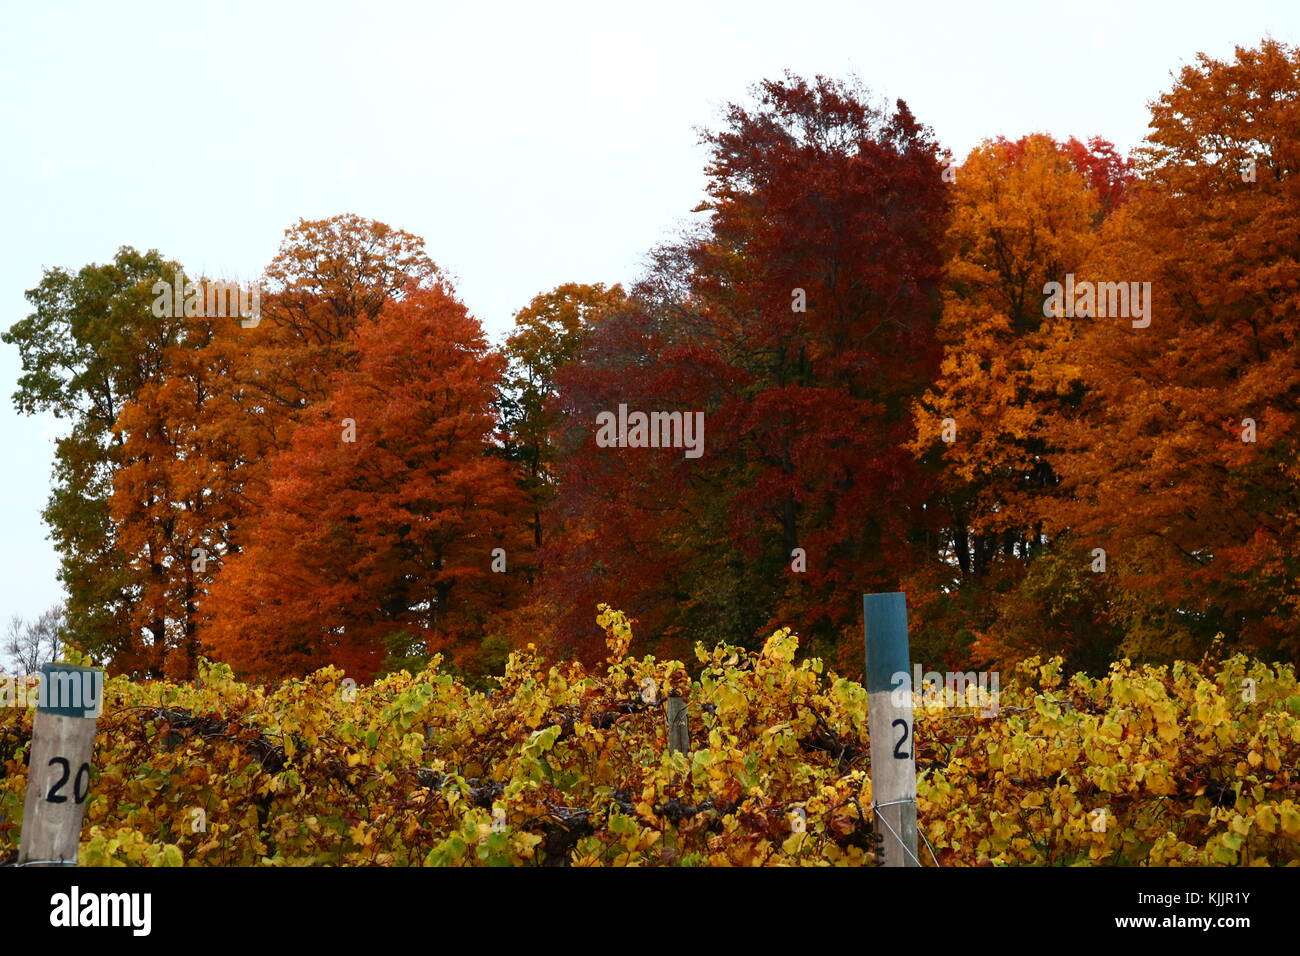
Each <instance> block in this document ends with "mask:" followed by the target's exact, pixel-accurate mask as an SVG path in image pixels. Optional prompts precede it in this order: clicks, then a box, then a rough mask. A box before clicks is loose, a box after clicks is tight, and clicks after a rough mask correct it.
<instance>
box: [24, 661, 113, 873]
mask: <svg viewBox="0 0 1300 956" xmlns="http://www.w3.org/2000/svg"><path fill="white" fill-rule="evenodd" d="M103 703H104V672H103V671H102V670H99V669H98V668H93V667H79V666H77V665H75V664H46V665H45V666H44V667H42V668H41V686H40V690H39V696H38V697H37V704H36V714H35V716H34V717H33V719H32V742H31V751H30V753H29V754H28V758H27V800H26V803H24V805H23V832H22V840H21V842H20V843H19V847H18V864H19V865H20V866H22V865H27V866H76V863H77V844H78V843H79V842H80V841H81V819H82V816H83V815H84V813H85V810H86V797H87V796H89V794H90V758H91V752H92V750H93V749H94V746H95V723H96V720H97V719H98V717H99V715H100V712H101V711H102V709H103Z"/></svg>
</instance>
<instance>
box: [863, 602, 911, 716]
mask: <svg viewBox="0 0 1300 956" xmlns="http://www.w3.org/2000/svg"><path fill="white" fill-rule="evenodd" d="M862 627H863V630H864V631H865V634H866V644H867V648H866V649H867V693H868V694H874V693H877V692H878V691H888V690H893V689H894V688H895V687H896V686H897V684H896V683H895V682H894V680H893V677H894V675H895V674H900V673H901V674H908V675H910V674H911V672H912V663H911V661H910V660H909V659H908V657H909V655H908V649H907V595H905V594H904V593H903V592H902V591H889V592H887V593H884V594H864V595H862Z"/></svg>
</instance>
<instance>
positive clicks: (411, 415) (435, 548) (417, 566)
mask: <svg viewBox="0 0 1300 956" xmlns="http://www.w3.org/2000/svg"><path fill="white" fill-rule="evenodd" d="M356 352H357V362H356V367H355V368H349V369H342V370H339V371H337V372H336V373H335V375H334V376H333V380H332V381H331V382H330V383H329V384H328V392H329V397H328V398H327V399H325V400H324V401H323V402H322V403H321V404H320V405H319V406H317V407H316V408H315V409H313V411H312V413H311V414H310V415H309V416H308V417H307V418H306V419H305V420H304V421H303V423H302V424H301V425H300V426H299V427H298V429H297V430H296V431H295V432H294V436H293V438H292V440H291V442H290V443H289V445H288V447H287V448H286V449H284V450H283V451H282V452H281V453H279V454H278V455H277V456H276V457H275V459H274V461H273V462H272V464H271V468H270V486H269V491H268V494H267V495H266V498H265V500H264V501H263V502H261V503H260V505H259V507H258V510H257V512H256V516H255V519H254V521H253V524H252V529H251V531H250V534H249V537H248V542H249V543H248V545H247V547H246V548H245V550H244V551H243V552H241V553H240V554H238V555H236V556H234V557H232V558H230V559H229V560H228V562H227V565H226V567H225V568H224V570H223V572H222V574H221V575H220V576H219V577H218V579H217V581H216V582H215V584H214V585H213V589H212V592H211V594H210V596H209V598H208V600H207V602H205V605H204V610H205V613H206V614H207V615H208V616H209V617H210V625H209V628H208V630H207V631H206V636H205V639H206V643H207V644H208V646H209V647H210V648H211V651H212V653H213V654H215V655H216V656H217V657H219V658H221V659H224V660H227V661H229V662H230V663H231V664H232V665H234V666H235V667H236V668H237V669H238V670H240V671H242V672H245V673H248V674H253V675H258V676H266V677H272V676H283V675H287V674H301V673H304V672H307V671H310V670H312V669H314V668H317V667H320V666H323V665H325V664H329V663H333V664H338V665H340V666H342V667H344V668H346V669H347V670H348V672H349V673H350V674H352V675H353V676H356V677H358V678H365V677H369V676H371V675H373V674H374V673H376V671H377V670H378V669H379V668H380V666H381V664H382V662H383V660H384V659H385V655H386V652H387V649H388V646H389V645H390V644H391V642H392V640H393V639H394V638H398V637H400V638H401V639H402V640H403V641H405V642H406V643H408V644H409V643H410V642H417V643H419V644H421V645H423V646H424V647H425V648H426V649H427V651H429V652H436V651H446V652H449V653H450V654H451V655H452V657H453V660H454V661H456V662H457V663H460V664H462V665H463V664H466V663H467V662H470V661H471V660H472V658H473V655H474V653H475V651H476V649H477V642H478V641H479V640H480V639H481V637H482V621H483V618H484V616H485V615H486V613H487V612H488V611H489V610H490V609H491V608H493V607H496V606H500V605H501V604H502V603H504V602H505V601H506V600H508V599H509V597H510V594H511V593H512V589H514V588H516V587H517V586H518V585H517V584H516V583H515V582H517V581H518V576H517V575H516V576H515V577H514V578H511V576H510V574H509V562H510V561H512V560H518V559H519V558H520V557H522V556H524V555H525V554H526V551H527V547H528V544H529V542H528V539H527V536H526V525H525V523H524V520H523V512H524V506H525V505H524V498H523V496H522V493H521V491H520V489H519V486H518V483H517V480H516V475H515V474H514V473H513V469H512V466H511V465H510V464H509V463H507V462H506V461H505V460H504V459H503V458H502V457H501V456H500V455H499V454H495V453H494V452H495V451H496V450H497V448H496V441H495V439H494V421H493V417H492V403H493V400H494V398H495V395H496V388H497V387H498V385H499V382H500V378H501V376H502V374H503V371H504V365H505V362H504V359H503V358H502V357H501V356H500V355H499V354H497V353H494V352H491V351H490V350H489V349H488V346H487V343H486V340H485V338H484V336H483V333H482V329H481V327H480V326H479V323H478V321H477V320H476V319H474V318H473V317H471V316H470V315H469V314H468V313H467V312H466V311H465V308H464V306H462V305H461V304H460V303H459V302H458V301H457V300H456V299H455V298H454V296H453V295H452V293H451V291H450V289H449V287H447V286H446V285H445V283H442V282H438V283H435V284H433V285H432V286H430V287H428V288H424V289H419V288H415V287H411V288H409V289H408V290H407V291H406V293H405V294H404V295H403V297H402V298H401V300H400V301H393V302H390V303H389V304H388V305H387V306H385V307H384V308H382V309H381V310H380V311H379V313H378V314H377V315H376V316H375V317H374V318H366V317H359V318H358V329H357V337H356ZM498 548H499V549H502V551H503V552H504V560H505V561H506V564H505V565H504V566H502V565H498V569H500V568H501V567H504V573H496V572H495V571H494V570H493V563H494V558H499V557H501V556H502V555H501V552H496V554H495V555H494V552H495V551H496V549H498Z"/></svg>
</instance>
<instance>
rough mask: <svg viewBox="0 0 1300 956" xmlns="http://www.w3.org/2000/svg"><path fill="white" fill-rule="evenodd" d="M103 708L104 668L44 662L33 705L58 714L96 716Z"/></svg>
mask: <svg viewBox="0 0 1300 956" xmlns="http://www.w3.org/2000/svg"><path fill="white" fill-rule="evenodd" d="M103 708H104V672H103V671H102V670H101V669H99V668H98V667H82V666H80V665H78V664H61V663H54V664H45V665H43V666H42V667H41V686H40V689H39V690H38V691H37V698H36V709H37V710H38V711H41V712H43V713H46V714H56V715H57V716H59V717H90V718H94V717H98V716H99V715H100V714H101V713H102V712H103Z"/></svg>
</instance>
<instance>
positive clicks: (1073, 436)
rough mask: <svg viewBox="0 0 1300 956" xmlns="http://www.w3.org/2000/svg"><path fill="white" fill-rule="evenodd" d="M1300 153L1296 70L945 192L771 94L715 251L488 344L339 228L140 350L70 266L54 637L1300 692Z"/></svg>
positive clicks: (844, 118) (759, 101)
mask: <svg viewBox="0 0 1300 956" xmlns="http://www.w3.org/2000/svg"><path fill="white" fill-rule="evenodd" d="M1297 133H1300V51H1297V49H1295V48H1292V47H1288V46H1286V45H1283V44H1279V43H1276V42H1274V41H1271V40H1268V41H1264V42H1262V43H1261V44H1260V45H1259V46H1258V47H1256V48H1253V49H1238V50H1237V51H1236V55H1235V57H1234V58H1233V59H1231V60H1228V61H1217V60H1214V59H1211V58H1209V57H1206V56H1200V57H1198V58H1197V60H1196V61H1195V62H1194V63H1193V64H1191V65H1188V66H1186V67H1184V68H1183V69H1182V70H1181V71H1180V73H1179V74H1178V75H1177V76H1176V77H1175V79H1174V82H1173V84H1172V86H1171V88H1170V89H1169V90H1168V91H1167V92H1165V93H1164V94H1162V95H1161V96H1160V97H1159V98H1158V99H1157V100H1156V101H1155V102H1154V103H1153V104H1151V122H1150V133H1149V136H1148V139H1147V141H1146V142H1145V143H1144V144H1143V145H1142V146H1141V147H1140V148H1139V149H1138V150H1136V151H1135V153H1134V155H1133V156H1131V157H1125V156H1122V155H1120V153H1119V151H1118V150H1116V148H1115V147H1114V146H1113V145H1112V144H1111V143H1109V142H1107V141H1106V140H1104V139H1101V138H1099V137H1093V138H1090V139H1088V140H1086V141H1080V140H1078V139H1074V138H1071V139H1069V140H1067V141H1064V142H1061V141H1058V140H1056V139H1054V138H1052V137H1051V136H1048V135H1045V134H1039V133H1035V134H1029V135H1025V136H1022V137H1020V138H1018V139H1014V140H1012V139H1007V138H1003V137H996V138H990V139H988V140H986V141H984V142H983V143H981V144H980V145H978V146H977V147H976V148H975V149H973V150H972V151H971V152H970V153H969V155H967V156H966V157H965V158H964V160H963V161H961V162H960V163H958V162H956V161H955V160H954V159H953V158H952V157H950V156H947V155H946V154H945V153H944V152H943V151H942V150H941V147H940V145H939V143H938V142H937V140H936V139H935V137H934V135H933V134H932V133H931V131H930V130H929V129H928V128H927V127H926V126H924V125H923V124H922V123H921V122H920V121H919V120H918V119H917V118H916V117H915V116H914V115H913V114H912V112H911V111H910V110H909V109H908V107H907V105H906V104H905V103H904V102H903V101H901V100H900V101H897V102H896V103H894V104H892V105H889V104H883V103H879V102H877V101H875V100H874V99H873V98H872V97H871V95H870V94H869V92H868V91H866V90H864V89H862V88H861V87H860V86H858V85H857V84H855V83H849V82H843V81H839V80H835V79H830V78H826V77H815V78H812V79H806V78H801V77H798V76H794V75H790V74H787V75H786V76H784V77H782V78H780V79H776V80H769V81H766V82H763V83H761V84H760V85H758V86H757V87H755V88H754V90H753V95H752V97H751V98H750V100H749V101H747V102H746V103H744V104H736V105H732V106H731V107H730V108H729V109H728V110H727V111H726V113H725V114H724V116H723V119H722V122H721V123H720V125H719V127H718V128H717V129H716V130H714V131H712V132H709V133H706V134H704V135H705V140H706V145H707V147H708V154H709V161H708V165H707V167H706V170H705V172H706V177H707V187H706V193H705V199H704V201H703V203H702V204H701V205H700V206H699V207H698V208H697V210H696V212H697V213H699V217H698V222H697V225H696V226H694V227H693V228H691V229H688V230H687V231H686V232H684V233H683V234H682V235H681V236H680V237H678V238H677V239H676V240H674V241H672V242H669V243H666V244H664V245H662V246H659V247H657V248H655V249H653V250H652V251H651V252H650V254H649V256H648V260H647V266H646V268H645V270H644V273H643V274H642V276H641V277H640V278H639V279H638V280H637V281H636V282H634V283H632V284H631V285H630V286H629V287H628V288H626V289H625V288H624V287H623V286H622V285H614V286H606V285H601V284H590V285H584V284H576V283H566V284H562V285H559V286H557V287H556V288H555V289H553V290H551V291H549V292H545V293H542V294H540V295H538V296H537V297H536V298H534V299H533V300H532V301H531V302H530V303H528V304H527V305H526V306H525V307H524V308H522V309H521V310H520V311H519V313H518V314H517V315H516V316H515V321H514V327H513V329H512V331H511V333H510V334H509V336H508V337H507V338H506V339H505V341H504V342H503V343H501V344H500V346H499V347H498V346H494V345H493V344H492V343H491V342H489V340H488V338H487V336H486V335H485V333H484V331H483V328H482V326H481V325H480V323H479V321H478V319H476V318H475V317H474V316H472V315H471V314H470V313H469V312H468V311H467V309H466V308H465V306H464V304H463V303H462V302H461V301H460V300H459V299H458V298H457V295H456V292H455V289H454V288H453V285H452V283H451V282H450V280H449V279H448V278H447V277H446V276H445V275H444V274H443V272H442V271H441V270H440V269H439V268H438V266H437V265H436V264H435V263H434V262H433V260H432V259H431V258H430V257H429V255H428V254H427V252H426V251H425V248H424V243H423V241H422V240H421V239H420V238H419V237H417V236H414V235H412V234H410V233H407V232H404V231H402V230H400V229H395V228H392V227H390V226H388V225H385V224H383V223H379V222H375V221H372V220H368V219H365V218H362V217H360V216H356V215H341V216H336V217H334V218H331V219H326V220H319V221H306V220H303V221H300V222H298V223H297V224H296V225H294V226H293V227H292V228H290V229H289V230H288V231H287V232H286V233H285V237H284V240H283V243H282V245H281V247H280V250H279V252H278V254H277V255H276V257H275V258H274V259H273V261H272V262H271V263H270V264H269V265H268V266H267V268H266V270H265V272H264V274H263V276H262V278H261V281H260V288H261V298H260V315H259V318H258V321H256V322H249V321H240V320H239V317H237V316H236V317H231V316H228V315H203V314H190V315H186V314H184V311H185V310H176V309H162V310H160V309H157V308H155V307H154V306H155V301H156V299H157V293H156V291H155V288H156V287H157V284H158V283H160V282H162V283H164V284H171V283H173V282H174V281H175V277H176V275H177V274H178V273H182V272H183V267H182V265H181V264H180V263H178V262H175V261H173V260H170V259H168V258H166V257H165V256H164V255H162V254H161V253H160V252H158V251H156V250H150V251H148V252H139V251H137V250H135V249H132V248H129V247H124V248H122V249H120V250H119V251H118V253H117V255H116V256H115V257H114V259H113V260H112V261H111V262H108V263H104V264H91V265H87V266H85V267H84V268H81V269H80V270H77V271H71V270H67V269H62V268H53V269H47V270H45V273H44V275H43V276H42V278H41V281H40V283H39V285H37V286H36V288H34V289H32V290H31V291H29V292H28V293H27V298H28V300H29V302H30V303H31V307H32V310H33V311H32V312H31V314H30V315H29V316H28V317H27V318H25V319H22V320H21V321H18V322H16V323H15V324H14V325H13V326H12V327H11V328H10V329H9V330H8V331H7V332H6V333H5V334H4V336H3V339H4V341H6V342H8V343H10V344H13V345H16V346H17V347H18V349H19V351H20V355H21V358H22V363H23V375H22V377H21V379H20V381H19V383H18V390H17V391H16V392H15V394H14V401H15V404H16V406H17V407H18V408H19V409H20V410H21V411H23V412H27V413H31V412H35V411H38V410H44V411H52V412H54V413H55V414H56V415H59V416H62V417H66V418H68V419H69V420H70V428H69V431H68V433H67V435H66V436H65V437H64V438H62V439H60V440H59V442H58V445H57V449H56V456H55V464H54V475H53V488H52V492H51V495H50V499H49V502H48V505H47V507H46V509H45V512H44V517H45V520H46V522H47V524H48V525H49V527H50V529H51V535H52V538H53V540H54V543H55V545H56V547H57V549H58V551H59V553H60V555H61V561H62V563H61V572H60V576H61V579H62V582H63V585H64V588H65V590H66V593H67V602H66V609H65V614H66V618H65V621H64V623H63V625H62V628H61V630H60V634H61V636H62V638H63V640H65V641H66V642H67V643H69V644H71V645H74V646H77V647H81V648H83V649H85V650H87V651H89V652H91V653H92V654H95V655H97V656H98V657H100V658H101V659H104V660H107V661H108V662H109V663H110V666H111V667H112V668H113V669H114V670H116V671H119V672H124V673H132V674H137V675H141V676H159V675H163V674H166V675H168V676H171V677H180V678H183V677H188V676H191V675H192V674H193V672H194V668H195V665H196V661H197V658H198V657H199V656H200V655H205V656H209V657H214V658H219V659H222V660H225V661H227V662H228V663H230V664H232V666H234V667H235V668H236V670H237V671H239V672H240V673H242V674H244V675H247V676H250V677H256V678H276V677H282V676H286V675H292V674H301V673H304V672H307V671H309V670H312V669H315V668H317V667H320V666H323V665H324V664H327V663H335V664H339V665H341V666H343V667H345V668H346V669H347V670H348V671H349V673H353V674H356V675H358V676H371V675H374V674H376V673H379V672H381V671H384V670H387V669H392V668H394V667H399V666H403V665H404V664H409V663H413V662H418V661H421V660H424V659H427V658H428V657H429V656H430V655H432V654H441V655H443V657H444V658H445V659H446V660H447V661H448V663H449V664H450V665H451V666H453V667H455V668H457V669H459V670H460V671H462V672H463V673H465V674H467V675H470V676H474V675H479V674H482V673H485V672H486V671H488V670H490V669H493V668H495V667H496V666H497V664H499V662H500V660H501V658H502V657H504V655H505V654H506V653H507V652H508V651H509V650H510V649H511V648H513V647H517V646H523V645H525V644H528V643H533V644H536V645H538V646H539V647H540V648H542V649H544V650H546V651H547V652H548V653H551V654H553V655H556V656H568V657H577V658H582V659H586V660H594V659H596V658H599V657H600V656H601V655H602V653H603V643H602V637H601V633H600V630H599V628H597V627H596V625H595V622H594V617H595V608H596V606H597V604H599V603H607V604H610V605H612V606H614V607H619V608H622V609H624V610H626V611H628V612H629V613H632V614H634V615H635V616H636V617H637V618H638V619H639V620H640V622H641V625H640V627H639V630H638V633H639V635H644V636H643V637H639V640H644V641H645V642H646V643H647V645H648V646H649V647H650V648H652V649H653V650H654V652H655V653H658V654H662V655H664V656H677V657H683V658H689V657H690V655H691V654H692V648H693V645H694V643H695V642H696V641H704V642H706V644H712V643H715V642H719V641H725V642H728V643H732V644H742V645H747V646H754V644H755V643H756V642H757V641H758V640H759V639H760V637H761V636H762V635H764V634H765V633H770V632H771V631H772V630H774V629H776V628H777V627H780V626H786V625H790V626H793V627H794V628H795V629H796V630H797V631H798V632H799V633H800V634H801V636H802V638H803V641H804V644H805V646H808V647H810V648H811V649H812V650H813V651H814V652H816V653H819V654H821V655H823V656H827V657H829V658H830V659H831V660H832V661H834V662H835V664H836V666H837V667H839V668H841V669H843V670H844V671H847V672H849V673H853V672H855V671H857V670H860V666H861V665H860V656H861V636H860V618H859V614H860V611H859V609H858V607H859V602H860V600H861V599H860V595H861V594H862V593H863V592H868V591H882V590H899V589H901V590H904V591H906V592H907V594H908V600H909V613H910V615H911V628H912V633H913V643H914V647H915V656H917V657H918V659H923V660H926V661H927V662H933V663H934V664H935V665H941V664H945V663H948V662H951V663H962V664H968V663H972V662H978V663H983V662H1003V663H1006V662H1009V661H1010V660H1014V659H1019V658H1023V657H1026V656H1029V655H1033V654H1039V653H1053V654H1062V655H1064V656H1065V657H1066V658H1067V661H1068V662H1069V664H1070V666H1076V667H1082V668H1088V669H1094V670H1095V669H1101V668H1104V667H1105V666H1106V664H1107V663H1108V662H1109V661H1111V660H1114V659H1116V658H1118V657H1122V656H1128V657H1133V658H1143V659H1150V660H1168V659H1174V658H1198V657H1200V656H1201V655H1203V654H1204V653H1206V651H1207V650H1209V649H1210V648H1211V647H1212V646H1213V645H1214V644H1215V642H1216V641H1221V642H1223V643H1227V644H1231V645H1239V646H1241V647H1243V648H1248V649H1250V650H1252V651H1253V652H1255V653H1261V654H1282V655H1292V656H1294V655H1295V654H1296V652H1297V650H1300V638H1298V637H1297V634H1296V631H1295V628H1294V626H1293V625H1292V624H1291V620H1292V618H1293V615H1294V613H1295V612H1296V611H1297V609H1300V608H1298V606H1300V548H1298V547H1297V530H1298V529H1300V497H1298V495H1297V482H1296V479H1297V471H1298V464H1297V462H1298V459H1297V448H1296V440H1295V437H1294V426H1295V421H1294V419H1295V416H1296V409H1297V408H1298V407H1300V403H1298V402H1297V398H1298V393H1300V351H1298V350H1297V345H1296V334H1297V330H1298V329H1300V318H1298V317H1297V304H1298V303H1300V284H1298V282H1300V246H1298V242H1300V239H1298V238H1297V237H1300V186H1298V185H1297V179H1296V177H1295V175H1294V174H1295V172H1296V170H1297V150H1298V149H1300V147H1298V146H1297V143H1300V136H1297ZM1052 283H1056V284H1057V286H1056V288H1057V290H1058V291H1057V292H1056V293H1055V294H1049V293H1048V290H1049V289H1050V288H1052V285H1051V284H1052ZM1061 289H1066V290H1068V293H1067V295H1066V296H1065V297H1063V296H1062V294H1061V293H1060V291H1059V290H1061ZM1121 292H1123V295H1122V296H1121V295H1120V294H1119V293H1121ZM1130 292H1131V293H1132V294H1131V295H1130ZM1076 293H1077V297H1076V295H1075V294H1076ZM1139 295H1141V297H1142V298H1141V300H1139V298H1138V297H1139ZM1064 298H1068V299H1069V301H1064ZM1139 302H1140V305H1139ZM1106 303H1109V307H1107V305H1106ZM1139 309H1140V310H1144V311H1145V315H1144V316H1143V317H1142V318H1137V317H1135V315H1134V314H1133V313H1134V312H1135V310H1139ZM178 311H179V314H175V313H177V312H178ZM191 311H192V312H195V311H197V312H199V313H201V311H202V310H191ZM159 312H162V314H161V315H160V314H158V313H159ZM620 406H625V407H626V409H638V410H644V411H646V412H660V413H664V414H665V415H668V414H671V413H680V414H681V415H682V416H686V415H694V414H696V413H699V414H701V415H702V418H700V419H699V421H700V422H701V427H702V428H703V429H704V430H703V435H704V436H705V438H704V440H703V444H702V448H701V450H700V454H698V455H686V454H683V453H682V450H681V449H680V448H676V449H674V448H668V447H635V443H631V442H622V443H617V442H616V443H614V445H613V446H612V447H611V443H610V442H609V441H607V440H606V441H597V432H598V425H597V423H598V422H600V421H607V422H608V421H611V420H612V418H610V416H615V415H618V414H619V409H620ZM663 420H664V421H667V420H668V419H667V418H664V419H663ZM690 420H691V421H694V419H690ZM629 445H633V447H629Z"/></svg>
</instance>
